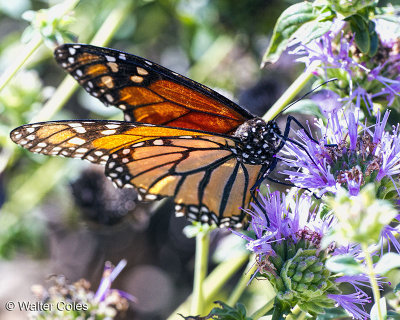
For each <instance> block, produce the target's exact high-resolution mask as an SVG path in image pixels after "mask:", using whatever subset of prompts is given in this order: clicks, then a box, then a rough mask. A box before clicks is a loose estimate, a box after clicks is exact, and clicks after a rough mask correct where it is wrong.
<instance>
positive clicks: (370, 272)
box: [361, 244, 383, 320]
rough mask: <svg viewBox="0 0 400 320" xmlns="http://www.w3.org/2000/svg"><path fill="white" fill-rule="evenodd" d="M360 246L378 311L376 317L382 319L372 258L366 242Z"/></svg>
mask: <svg viewBox="0 0 400 320" xmlns="http://www.w3.org/2000/svg"><path fill="white" fill-rule="evenodd" d="M361 246H362V250H363V253H364V256H365V261H366V263H367V274H368V277H369V282H370V283H371V286H372V292H373V294H374V300H375V304H376V308H377V312H378V319H379V320H383V316H382V310H381V303H380V302H381V296H380V293H379V286H378V282H377V281H376V275H375V271H374V265H373V262H372V258H371V254H370V252H369V250H368V246H367V245H366V244H361Z"/></svg>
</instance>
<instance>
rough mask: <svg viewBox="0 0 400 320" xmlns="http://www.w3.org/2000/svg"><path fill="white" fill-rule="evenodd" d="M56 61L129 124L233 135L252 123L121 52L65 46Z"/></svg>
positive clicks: (189, 84)
mask: <svg viewBox="0 0 400 320" xmlns="http://www.w3.org/2000/svg"><path fill="white" fill-rule="evenodd" d="M55 58H56V60H57V62H58V63H59V64H60V65H61V66H62V67H63V68H64V69H66V70H67V71H68V72H69V73H70V74H71V75H72V76H73V77H74V78H75V79H76V80H77V81H78V82H79V83H80V84H81V85H82V86H83V87H84V88H85V90H86V91H88V92H89V93H90V94H91V95H93V96H94V97H96V98H99V99H100V100H101V101H102V102H104V103H106V104H108V105H114V106H116V107H118V108H120V109H121V110H123V112H124V114H125V119H126V120H128V121H138V122H144V123H151V124H156V125H167V126H172V127H179V128H185V129H197V130H204V131H209V132H215V133H232V132H234V131H235V129H236V128H237V127H238V126H239V125H241V124H242V123H243V122H245V121H246V120H248V119H251V118H252V117H253V116H252V115H251V114H250V113H248V112H247V111H246V110H244V109H242V108H241V107H239V106H238V105H236V104H235V103H233V102H232V101H230V100H229V99H227V98H225V97H223V96H222V95H220V94H218V93H217V92H215V91H213V90H211V89H209V88H207V87H206V86H203V85H201V84H199V83H197V82H195V81H193V80H190V79H188V78H186V77H184V76H182V75H179V74H177V73H175V72H173V71H171V70H168V69H166V68H164V67H162V66H159V65H157V64H155V63H153V62H150V61H148V60H146V59H143V58H140V57H137V56H134V55H131V54H127V53H124V52H121V51H117V50H113V49H107V48H99V47H94V46H90V45H81V44H64V45H62V46H60V47H58V48H57V49H56V51H55Z"/></svg>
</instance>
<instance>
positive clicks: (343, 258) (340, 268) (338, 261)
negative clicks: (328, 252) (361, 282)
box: [326, 255, 363, 276]
mask: <svg viewBox="0 0 400 320" xmlns="http://www.w3.org/2000/svg"><path fill="white" fill-rule="evenodd" d="M326 267H327V268H328V269H329V270H330V271H332V272H336V273H341V272H342V273H344V274H346V275H350V276H351V275H355V274H360V273H362V272H363V269H362V267H361V266H360V264H359V263H358V262H357V261H356V260H355V259H354V257H352V256H349V255H337V256H334V257H332V258H329V259H328V260H327V261H326Z"/></svg>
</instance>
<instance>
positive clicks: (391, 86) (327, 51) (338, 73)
mask: <svg viewBox="0 0 400 320" xmlns="http://www.w3.org/2000/svg"><path fill="white" fill-rule="evenodd" d="M388 23H389V22H387V21H386V20H384V19H377V20H376V21H375V24H376V32H377V33H378V35H379V38H380V46H379V51H378V53H377V54H376V55H375V56H374V57H373V58H368V57H366V56H365V55H363V54H362V53H361V52H360V51H359V50H358V49H357V47H356V45H355V41H354V35H352V34H351V33H349V31H348V28H347V24H346V23H345V22H344V21H342V20H336V21H334V23H333V26H332V27H331V30H330V31H328V32H327V33H326V34H325V35H323V36H322V37H320V38H318V39H316V40H313V41H311V42H309V43H301V42H300V43H299V42H293V43H292V45H294V44H296V45H297V46H296V47H295V49H294V50H292V51H291V54H295V55H299V56H300V58H298V59H297V61H298V62H303V63H305V65H306V66H307V67H308V66H309V65H310V64H311V63H312V62H315V61H317V62H319V65H320V67H321V68H322V70H323V74H319V76H321V77H323V78H324V79H327V78H332V77H336V78H338V80H339V81H341V82H342V84H341V85H340V86H341V88H340V89H339V90H337V93H338V94H340V95H342V97H341V98H338V101H339V102H345V103H346V105H355V106H356V107H358V108H359V107H360V106H365V107H366V109H367V110H368V112H369V113H375V111H376V110H375V109H374V105H373V100H374V99H375V98H377V99H378V98H380V97H382V96H383V97H385V98H386V100H387V106H391V105H392V104H393V102H394V99H395V98H396V97H397V96H399V95H400V93H399V92H400V75H399V71H400V50H399V47H400V38H399V33H400V32H399V33H397V32H388V30H394V29H395V28H394V26H393V23H392V24H391V25H390V26H389V29H388V26H387V24H388ZM317 75H318V73H317ZM344 88H348V91H346V90H344ZM343 93H344V95H343ZM320 107H321V109H322V110H323V111H327V110H324V107H325V106H324V105H323V104H320Z"/></svg>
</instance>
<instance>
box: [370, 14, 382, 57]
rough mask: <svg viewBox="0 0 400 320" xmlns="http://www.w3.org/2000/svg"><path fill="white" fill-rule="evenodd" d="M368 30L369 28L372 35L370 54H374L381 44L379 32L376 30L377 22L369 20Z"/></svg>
mask: <svg viewBox="0 0 400 320" xmlns="http://www.w3.org/2000/svg"><path fill="white" fill-rule="evenodd" d="M368 30H369V37H370V42H371V44H370V48H369V56H371V57H372V56H374V55H375V54H376V53H377V52H378V46H379V38H378V34H377V33H376V31H375V22H373V21H371V20H370V21H369V22H368Z"/></svg>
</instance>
